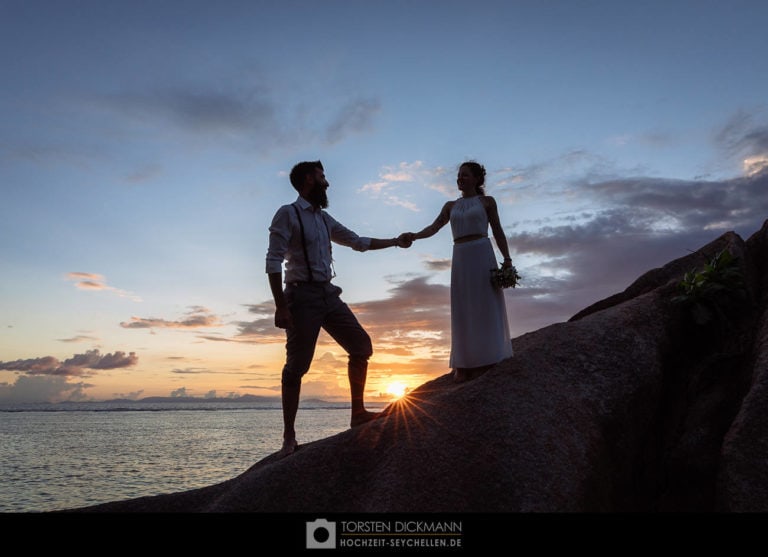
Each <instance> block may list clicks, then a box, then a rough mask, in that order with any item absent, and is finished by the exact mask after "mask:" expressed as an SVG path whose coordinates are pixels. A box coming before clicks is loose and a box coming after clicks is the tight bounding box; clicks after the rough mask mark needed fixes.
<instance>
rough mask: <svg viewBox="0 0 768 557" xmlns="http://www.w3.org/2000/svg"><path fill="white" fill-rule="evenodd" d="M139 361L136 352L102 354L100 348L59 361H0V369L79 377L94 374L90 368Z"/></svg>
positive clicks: (107, 367) (47, 359)
mask: <svg viewBox="0 0 768 557" xmlns="http://www.w3.org/2000/svg"><path fill="white" fill-rule="evenodd" d="M138 361H139V358H138V356H136V353H135V352H130V353H129V354H126V353H125V352H119V351H118V352H114V353H111V354H101V353H100V352H99V351H98V350H88V351H87V352H85V353H83V354H75V355H74V356H72V357H71V358H69V359H67V360H64V361H63V362H62V361H59V360H58V359H57V358H55V357H53V356H44V357H41V358H30V359H26V360H15V361H12V362H0V370H5V371H20V372H23V373H25V374H27V375H58V376H64V377H79V376H90V375H93V373H91V372H90V371H89V370H104V369H116V368H123V367H130V366H133V365H135V364H136V363H137V362H138Z"/></svg>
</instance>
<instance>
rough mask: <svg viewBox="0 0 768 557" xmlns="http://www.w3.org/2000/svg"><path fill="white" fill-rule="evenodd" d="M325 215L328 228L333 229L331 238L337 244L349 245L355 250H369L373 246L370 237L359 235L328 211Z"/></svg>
mask: <svg viewBox="0 0 768 557" xmlns="http://www.w3.org/2000/svg"><path fill="white" fill-rule="evenodd" d="M324 217H325V219H326V222H327V223H328V228H329V230H330V231H331V240H333V241H334V242H336V243H337V244H341V245H342V246H347V247H349V248H352V249H353V250H355V251H367V250H368V249H369V248H370V247H371V239H370V238H368V237H366V236H358V235H357V234H355V233H354V232H352V231H351V230H350V229H349V228H347V227H345V226H344V225H343V224H341V223H340V222H338V221H337V220H336V219H334V218H333V217H332V216H331V215H329V214H328V213H325V214H324Z"/></svg>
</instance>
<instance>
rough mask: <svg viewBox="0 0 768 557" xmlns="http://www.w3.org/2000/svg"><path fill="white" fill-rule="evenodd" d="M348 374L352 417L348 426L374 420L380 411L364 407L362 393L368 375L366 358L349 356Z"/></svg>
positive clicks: (363, 392)
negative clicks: (371, 410)
mask: <svg viewBox="0 0 768 557" xmlns="http://www.w3.org/2000/svg"><path fill="white" fill-rule="evenodd" d="M347 374H348V376H349V389H350V392H351V396H352V418H351V419H350V421H349V425H350V427H356V426H359V425H361V424H364V423H366V422H370V421H371V420H375V419H376V418H378V417H379V416H380V415H381V412H369V411H368V410H366V409H365V402H364V394H365V381H366V379H367V376H368V358H364V357H362V356H350V357H349V364H348V366H347Z"/></svg>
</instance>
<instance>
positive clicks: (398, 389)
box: [387, 381, 410, 398]
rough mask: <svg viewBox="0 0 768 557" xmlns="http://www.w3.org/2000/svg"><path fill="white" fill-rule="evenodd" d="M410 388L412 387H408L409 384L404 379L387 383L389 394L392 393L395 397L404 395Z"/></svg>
mask: <svg viewBox="0 0 768 557" xmlns="http://www.w3.org/2000/svg"><path fill="white" fill-rule="evenodd" d="M409 390H410V389H408V385H406V384H405V383H403V382H402V381H393V382H392V383H390V384H389V385H387V394H388V395H392V396H393V397H395V398H400V397H402V396H403V395H404V394H405V393H407V392H408V391H409Z"/></svg>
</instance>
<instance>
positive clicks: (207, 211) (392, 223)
mask: <svg viewBox="0 0 768 557" xmlns="http://www.w3.org/2000/svg"><path fill="white" fill-rule="evenodd" d="M766 21H768V3H766V2H765V1H764V0H754V1H743V0H729V1H727V2H723V1H721V0H717V1H710V0H695V1H694V0H691V1H679V0H660V1H653V0H648V1H643V2H624V1H616V0H595V1H581V0H560V1H554V0H549V1H548V0H529V1H518V0H505V1H488V0H473V1H472V2H469V1H461V2H460V1H452V0H442V1H437V0H421V1H419V0H410V1H398V0H388V1H386V2H382V1H366V0H359V1H352V0H346V1H336V0H328V1H322V0H316V1H291V0H280V1H279V2H278V1H256V0H251V1H231V0H220V1H218V2H210V1H205V2H202V1H190V0H185V1H162V0H155V1H144V0H132V1H130V2H129V1H109V0H92V1H91V0H84V1H78V0H55V1H54V0H51V1H44V0H0V61H1V64H0V67H2V72H3V86H2V87H1V88H0V188H1V189H0V191H1V192H2V198H1V201H0V265H1V266H0V402H24V401H45V400H50V401H58V400H89V399H95V400H103V399H110V398H115V397H130V398H141V397H146V396H172V395H173V396H179V395H187V396H195V397H210V396H219V397H229V396H234V395H244V394H256V395H277V394H279V385H280V369H281V367H282V364H283V357H284V332H283V331H282V330H279V329H276V328H274V326H273V310H274V306H273V303H272V297H271V294H270V290H269V285H268V282H267V276H266V274H265V268H264V267H265V255H266V250H267V243H268V230H267V228H268V226H269V223H270V221H271V218H272V215H273V214H274V212H275V210H276V209H277V208H278V207H279V206H280V205H282V204H285V203H290V202H291V201H293V200H294V199H295V191H294V190H293V189H292V188H291V186H290V183H289V181H288V177H287V173H288V172H289V171H290V169H291V167H292V166H293V164H294V163H296V162H298V161H300V160H316V159H321V160H322V161H323V163H324V165H325V170H326V175H327V177H328V180H329V182H330V184H331V187H330V189H329V192H328V193H329V197H330V207H329V209H328V211H329V212H330V213H331V214H332V215H333V216H334V217H335V218H336V219H337V220H339V221H340V222H342V223H343V224H345V225H346V226H347V227H348V228H351V229H352V230H354V231H355V232H357V233H358V234H360V235H363V236H372V237H380V238H389V237H393V236H396V235H397V234H399V233H401V232H404V231H415V230H419V229H421V228H422V227H424V226H425V225H427V224H429V223H431V222H432V220H433V219H434V218H435V216H436V215H437V213H438V212H439V210H440V208H441V206H442V205H443V203H444V202H445V201H447V200H449V199H453V198H456V197H457V196H458V195H459V193H458V190H457V188H456V184H455V176H456V171H457V169H458V165H459V164H460V163H461V162H462V161H464V160H467V159H475V160H478V161H480V162H481V163H483V164H484V165H485V166H486V168H487V170H488V177H487V193H488V194H489V195H493V196H494V197H495V198H496V199H497V201H498V203H499V210H500V216H501V220H502V224H503V227H504V229H505V231H506V233H507V236H508V238H509V244H510V248H511V252H512V257H513V260H514V263H515V265H516V266H517V268H518V270H519V272H520V273H521V275H522V276H523V283H522V285H521V287H520V288H517V289H515V290H508V291H506V300H507V310H508V313H509V320H510V325H511V327H512V336H513V337H516V336H519V335H521V334H524V333H526V332H530V331H534V330H537V329H539V328H541V327H543V326H546V325H549V324H552V323H558V322H562V321H566V320H567V319H568V318H570V317H571V316H572V315H573V314H575V313H576V312H577V311H579V310H580V309H582V308H584V307H586V306H587V305H589V304H591V303H593V302H595V301H598V300H600V299H602V298H605V297H607V296H609V295H611V294H614V293H616V292H619V291H621V290H623V289H624V288H626V287H627V286H628V285H629V284H630V283H631V282H632V281H634V280H635V279H636V278H637V277H638V276H639V275H641V274H642V273H644V272H645V271H648V270H650V269H652V268H654V267H658V266H660V265H663V264H664V263H667V262H668V261H670V260H672V259H675V258H678V257H682V256H684V255H686V254H688V253H689V252H690V251H692V250H696V249H698V248H700V247H702V246H703V245H705V244H707V243H708V242H710V241H711V240H714V239H715V238H717V237H718V236H719V235H720V234H722V233H723V232H726V231H729V230H734V231H736V232H737V233H739V234H740V235H742V237H744V238H745V239H746V238H747V237H748V236H749V235H751V234H752V233H754V232H755V231H757V230H758V229H759V228H760V227H761V225H762V224H763V221H764V220H765V219H766V218H768V56H767V55H768V33H766V30H765V23H766ZM333 253H334V258H335V268H336V272H337V275H338V276H337V277H336V279H335V283H336V284H338V285H339V286H341V287H342V288H343V289H344V294H343V298H344V299H345V300H346V301H347V302H348V303H349V305H350V306H351V307H352V309H353V310H354V311H355V312H356V313H357V315H358V318H359V319H360V321H361V322H362V323H363V325H365V326H366V328H367V329H368V331H369V332H370V334H371V336H372V338H373V342H374V356H373V357H372V359H371V363H370V371H369V381H368V388H369V398H370V399H375V398H376V397H377V396H379V394H380V393H384V392H386V391H387V389H388V387H389V385H390V384H392V383H393V382H398V381H399V382H402V383H404V384H406V385H408V386H410V387H415V386H417V385H419V384H421V383H423V382H424V381H426V380H428V379H431V378H433V377H436V376H439V375H441V374H444V373H447V372H448V371H449V370H448V368H447V365H448V349H449V345H450V330H449V312H450V308H449V302H448V300H449V298H448V294H449V267H450V257H451V236H450V230H449V227H446V228H444V229H443V230H442V231H441V232H440V233H438V234H437V235H435V236H434V237H432V238H430V239H428V240H422V241H419V242H416V243H415V244H414V245H413V247H411V248H410V249H408V250H404V249H387V250H382V251H371V252H367V253H358V252H354V251H352V250H351V249H348V248H344V247H341V246H335V249H334V252H333ZM500 257H501V256H499V258H500ZM348 393H349V387H348V384H347V380H346V358H345V355H344V353H343V351H342V350H341V349H340V348H339V347H338V346H337V345H335V344H334V343H333V342H332V341H330V339H329V337H327V336H325V335H324V334H323V335H322V336H321V341H320V343H319V345H318V349H317V352H316V356H315V361H314V363H313V367H312V369H311V370H310V372H309V374H308V375H307V376H306V377H305V379H304V383H303V390H302V394H303V396H306V397H309V396H312V397H327V398H333V397H340V399H341V400H344V399H345V398H347V396H348Z"/></svg>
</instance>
